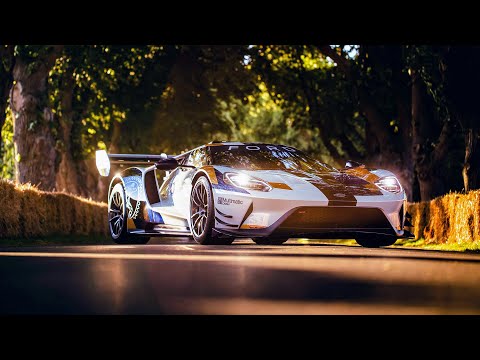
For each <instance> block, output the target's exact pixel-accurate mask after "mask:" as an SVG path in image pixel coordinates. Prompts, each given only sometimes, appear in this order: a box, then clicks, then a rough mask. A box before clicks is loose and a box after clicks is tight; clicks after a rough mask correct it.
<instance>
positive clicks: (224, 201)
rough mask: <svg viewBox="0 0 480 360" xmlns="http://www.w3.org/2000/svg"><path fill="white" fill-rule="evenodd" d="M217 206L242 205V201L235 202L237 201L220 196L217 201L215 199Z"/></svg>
mask: <svg viewBox="0 0 480 360" xmlns="http://www.w3.org/2000/svg"><path fill="white" fill-rule="evenodd" d="M217 204H219V205H230V204H235V205H242V204H243V201H242V200H237V199H229V198H224V197H222V196H219V197H218V199H217Z"/></svg>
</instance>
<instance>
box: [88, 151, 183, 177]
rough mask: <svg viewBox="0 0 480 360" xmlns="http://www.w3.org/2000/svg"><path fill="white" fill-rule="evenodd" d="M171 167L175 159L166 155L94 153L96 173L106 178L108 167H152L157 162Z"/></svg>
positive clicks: (108, 171)
mask: <svg viewBox="0 0 480 360" xmlns="http://www.w3.org/2000/svg"><path fill="white" fill-rule="evenodd" d="M170 161H171V162H172V164H170V165H171V166H173V162H175V163H176V160H175V157H173V156H171V155H167V154H160V155H150V154H108V153H107V152H106V151H105V150H97V151H96V153H95V162H96V165H97V169H98V172H99V173H100V175H101V176H108V174H109V173H110V165H128V166H131V165H142V166H145V165H147V166H148V165H149V164H151V165H154V164H157V163H158V162H162V163H169V162H170Z"/></svg>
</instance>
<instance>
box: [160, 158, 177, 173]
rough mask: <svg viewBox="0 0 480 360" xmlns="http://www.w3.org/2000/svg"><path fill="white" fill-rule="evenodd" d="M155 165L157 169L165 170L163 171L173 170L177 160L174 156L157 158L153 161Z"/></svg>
mask: <svg viewBox="0 0 480 360" xmlns="http://www.w3.org/2000/svg"><path fill="white" fill-rule="evenodd" d="M155 166H156V168H157V169H158V170H165V171H169V170H174V169H176V168H177V167H178V161H177V160H176V159H174V158H165V159H161V160H158V161H157V162H156V163H155Z"/></svg>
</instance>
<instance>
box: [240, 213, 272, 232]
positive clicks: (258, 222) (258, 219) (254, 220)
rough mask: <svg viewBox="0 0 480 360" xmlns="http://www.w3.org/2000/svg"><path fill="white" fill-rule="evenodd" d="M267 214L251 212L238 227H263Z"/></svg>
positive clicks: (266, 220) (266, 221)
mask: <svg viewBox="0 0 480 360" xmlns="http://www.w3.org/2000/svg"><path fill="white" fill-rule="evenodd" d="M268 219H269V214H266V213H255V214H251V215H250V216H249V217H248V218H247V220H245V222H244V223H243V224H242V226H240V229H263V228H266V227H267V226H268Z"/></svg>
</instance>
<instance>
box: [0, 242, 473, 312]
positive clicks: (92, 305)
mask: <svg viewBox="0 0 480 360" xmlns="http://www.w3.org/2000/svg"><path fill="white" fill-rule="evenodd" d="M479 284H480V255H478V254H464V253H452V252H439V251H427V250H414V249H404V248H392V247H390V248H384V249H366V248H361V247H359V246H346V245H338V244H335V243H329V242H326V241H323V242H320V241H315V242H313V241H312V242H310V243H305V242H300V241H297V240H293V239H291V240H289V241H288V242H287V243H286V244H284V245H282V246H259V245H255V244H254V243H253V242H252V241H250V240H240V241H236V242H235V243H234V244H233V245H232V246H202V245H197V244H195V243H193V242H191V241H190V240H188V239H178V238H177V239H166V240H165V239H155V240H154V241H151V242H150V243H149V244H148V245H142V246H137V245H135V246H133V245H132V246H119V245H99V246H42V247H30V248H19V247H4V248H0V314H480V286H479Z"/></svg>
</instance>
